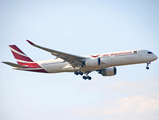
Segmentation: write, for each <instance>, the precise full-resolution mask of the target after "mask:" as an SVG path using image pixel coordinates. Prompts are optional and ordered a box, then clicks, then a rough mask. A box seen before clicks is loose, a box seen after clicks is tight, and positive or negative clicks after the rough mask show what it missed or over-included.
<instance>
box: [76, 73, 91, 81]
mask: <svg viewBox="0 0 159 120" xmlns="http://www.w3.org/2000/svg"><path fill="white" fill-rule="evenodd" d="M89 73H90V72H85V74H86V76H83V77H82V78H83V79H84V80H87V79H88V80H91V79H92V78H91V77H90V76H88V74H89ZM74 74H75V75H81V76H82V75H83V72H81V71H75V72H74Z"/></svg>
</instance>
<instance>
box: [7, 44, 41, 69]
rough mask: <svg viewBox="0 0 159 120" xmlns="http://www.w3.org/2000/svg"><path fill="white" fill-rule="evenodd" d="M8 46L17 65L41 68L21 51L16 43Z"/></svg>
mask: <svg viewBox="0 0 159 120" xmlns="http://www.w3.org/2000/svg"><path fill="white" fill-rule="evenodd" d="M9 47H10V49H11V51H12V53H13V55H14V57H15V59H16V61H17V63H18V64H19V65H22V66H26V67H30V68H41V67H40V66H39V65H38V64H37V63H35V62H34V61H33V60H32V59H30V58H29V57H28V56H27V55H26V54H25V53H24V52H23V51H21V50H20V49H19V48H18V47H17V46H16V45H9Z"/></svg>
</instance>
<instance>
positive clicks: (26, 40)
mask: <svg viewBox="0 0 159 120" xmlns="http://www.w3.org/2000/svg"><path fill="white" fill-rule="evenodd" d="M26 41H27V42H28V43H30V44H31V45H34V43H33V42H31V41H29V40H26Z"/></svg>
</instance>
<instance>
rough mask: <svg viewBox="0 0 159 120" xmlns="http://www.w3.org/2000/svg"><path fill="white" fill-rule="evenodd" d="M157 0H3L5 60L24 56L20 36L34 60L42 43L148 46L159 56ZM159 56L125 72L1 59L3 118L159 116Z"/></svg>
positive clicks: (1, 49) (94, 49)
mask: <svg viewBox="0 0 159 120" xmlns="http://www.w3.org/2000/svg"><path fill="white" fill-rule="evenodd" d="M158 6H159V2H158V1H157V0H129V1H127V0H120V1H118V0H111V1H110V0H68V1H66V0H59V1H57V0H56V1H55V0H34V1H33V0H25V1H23V0H14V1H12V0H5V1H2V0H1V1H0V61H9V62H14V63H16V61H15V59H14V57H13V55H12V53H11V51H10V49H9V47H8V45H12V44H15V45H17V46H18V47H19V48H20V49H21V50H22V51H24V52H25V53H26V54H27V55H28V56H29V57H30V58H31V59H33V60H34V61H41V60H48V59H54V58H55V57H54V56H52V55H51V54H50V53H48V52H46V51H43V50H40V49H37V48H35V47H33V46H31V45H30V44H28V43H27V42H26V39H29V40H31V41H32V42H34V43H36V44H39V45H41V46H44V47H47V48H50V49H55V50H58V51H63V52H66V53H71V54H74V55H89V54H98V53H107V52H116V51H125V50H138V49H146V50H150V51H152V52H153V53H154V54H155V55H157V56H159V47H158V46H159V40H158V39H159V23H158V21H159V14H158V12H159V7H158ZM158 68H159V60H156V61H154V62H152V63H151V64H150V69H149V70H146V63H145V64H137V65H127V66H117V75H115V76H111V77H109V76H106V77H104V76H101V75H100V74H97V73H96V72H92V73H90V74H89V75H90V76H91V77H92V80H91V81H89V80H86V81H85V80H83V79H82V78H81V76H76V75H74V73H58V74H42V73H33V72H24V71H17V70H13V69H12V68H11V67H10V66H7V65H5V64H3V63H0V120H106V119H107V120H138V119H140V120H158V119H159V74H158Z"/></svg>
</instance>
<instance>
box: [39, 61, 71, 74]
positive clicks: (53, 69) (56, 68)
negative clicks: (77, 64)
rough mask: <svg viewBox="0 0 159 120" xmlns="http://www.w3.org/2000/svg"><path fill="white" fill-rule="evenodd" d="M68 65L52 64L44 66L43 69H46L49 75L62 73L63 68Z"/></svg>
mask: <svg viewBox="0 0 159 120" xmlns="http://www.w3.org/2000/svg"><path fill="white" fill-rule="evenodd" d="M66 64H68V63H52V64H51V63H50V64H44V65H42V68H44V69H45V70H46V71H47V72H49V73H58V72H62V68H63V67H64V66H66Z"/></svg>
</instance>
